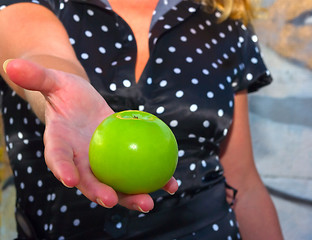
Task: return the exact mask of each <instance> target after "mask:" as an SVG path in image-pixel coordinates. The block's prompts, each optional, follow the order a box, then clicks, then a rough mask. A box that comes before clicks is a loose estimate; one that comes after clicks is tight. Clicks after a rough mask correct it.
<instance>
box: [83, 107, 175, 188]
mask: <svg viewBox="0 0 312 240" xmlns="http://www.w3.org/2000/svg"><path fill="white" fill-rule="evenodd" d="M89 160H90V166H91V169H92V172H93V174H94V175H95V176H96V177H97V179H99V180H100V181H101V182H103V183H105V184H107V185H109V186H111V187H112V188H114V189H115V190H116V191H119V192H122V193H126V194H139V193H150V192H153V191H156V190H158V189H160V188H162V187H163V186H164V185H165V184H166V183H167V182H168V181H169V180H170V178H171V177H172V175H173V174H174V171H175V169H176V166H177V161H178V145H177V142H176V139H175V136H174V134H173V133H172V131H171V130H170V128H169V127H168V126H167V125H166V124H165V123H164V122H163V121H162V120H160V119H159V118H157V117H156V116H154V115H153V114H150V113H147V112H142V111H137V110H128V111H122V112H118V113H115V114H112V115H110V116H109V117H107V118H106V119H105V120H104V121H103V122H102V123H101V124H100V125H99V126H98V127H97V129H96V130H95V132H94V134H93V136H92V139H91V141H90V147H89Z"/></svg>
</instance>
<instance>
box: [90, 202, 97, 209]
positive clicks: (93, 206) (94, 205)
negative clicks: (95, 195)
mask: <svg viewBox="0 0 312 240" xmlns="http://www.w3.org/2000/svg"><path fill="white" fill-rule="evenodd" d="M97 206H98V205H97V204H96V203H95V202H91V203H90V208H96V207H97Z"/></svg>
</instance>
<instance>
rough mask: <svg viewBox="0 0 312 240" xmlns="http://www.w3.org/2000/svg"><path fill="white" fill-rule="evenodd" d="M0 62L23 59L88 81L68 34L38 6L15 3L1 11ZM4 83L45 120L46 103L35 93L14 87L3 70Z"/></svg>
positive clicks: (56, 20)
mask: <svg viewBox="0 0 312 240" xmlns="http://www.w3.org/2000/svg"><path fill="white" fill-rule="evenodd" d="M0 31H1V32H2V33H4V34H2V35H1V38H0V49H1V54H0V62H2V63H3V62H4V61H5V60H7V59H16V58H22V59H26V60H31V61H33V62H36V63H39V64H40V65H42V66H44V67H47V68H53V69H57V70H61V71H64V72H69V73H73V74H76V75H78V76H80V77H82V78H84V79H86V80H87V79H88V77H87V74H86V73H85V71H84V69H83V67H82V66H81V64H80V63H79V61H78V59H77V58H76V56H75V53H74V50H73V49H72V47H71V45H70V42H69V40H68V36H67V33H66V31H65V29H64V28H63V27H62V24H61V23H60V22H59V21H58V19H57V18H56V16H54V14H53V13H51V12H50V11H49V10H48V9H46V8H45V7H43V6H40V5H38V4H32V3H19V4H13V5H10V6H9V7H7V8H5V9H4V10H2V11H0ZM0 73H1V75H2V76H3V78H4V80H5V81H6V82H7V83H8V84H9V85H10V86H11V87H12V88H13V89H14V90H15V91H16V92H17V94H19V95H20V96H21V97H22V98H24V99H26V100H27V101H28V102H29V103H30V104H31V106H32V108H33V110H34V112H35V113H36V114H37V116H38V117H39V118H40V119H41V120H42V121H44V108H45V101H44V98H43V96H42V95H41V94H40V93H39V92H36V91H28V90H26V89H23V88H21V87H19V86H17V85H16V84H14V83H13V82H12V81H10V79H9V78H8V76H7V75H6V74H5V73H4V70H3V69H2V68H0Z"/></svg>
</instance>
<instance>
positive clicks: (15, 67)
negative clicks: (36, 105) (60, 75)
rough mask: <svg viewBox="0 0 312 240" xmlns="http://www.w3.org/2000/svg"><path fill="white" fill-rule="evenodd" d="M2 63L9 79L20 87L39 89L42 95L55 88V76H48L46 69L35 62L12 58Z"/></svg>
mask: <svg viewBox="0 0 312 240" xmlns="http://www.w3.org/2000/svg"><path fill="white" fill-rule="evenodd" d="M4 65H5V71H6V73H7V75H8V76H9V78H10V80H11V81H12V82H14V83H15V84H17V85H18V86H20V87H22V88H25V89H28V90H33V91H40V92H42V93H43V94H44V95H47V94H48V93H50V92H53V91H55V90H56V89H57V81H56V78H53V77H50V75H51V74H49V73H48V71H47V69H46V68H44V67H42V66H40V65H38V64H36V63H33V62H30V61H27V60H23V59H13V60H10V61H8V62H6V63H5V64H4Z"/></svg>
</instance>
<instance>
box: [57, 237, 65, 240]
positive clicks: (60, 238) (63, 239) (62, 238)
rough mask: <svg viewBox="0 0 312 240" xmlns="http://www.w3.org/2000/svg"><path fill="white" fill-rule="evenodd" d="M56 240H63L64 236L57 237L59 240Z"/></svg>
mask: <svg viewBox="0 0 312 240" xmlns="http://www.w3.org/2000/svg"><path fill="white" fill-rule="evenodd" d="M57 240H65V237H64V236H59V238H58V239H57Z"/></svg>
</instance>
